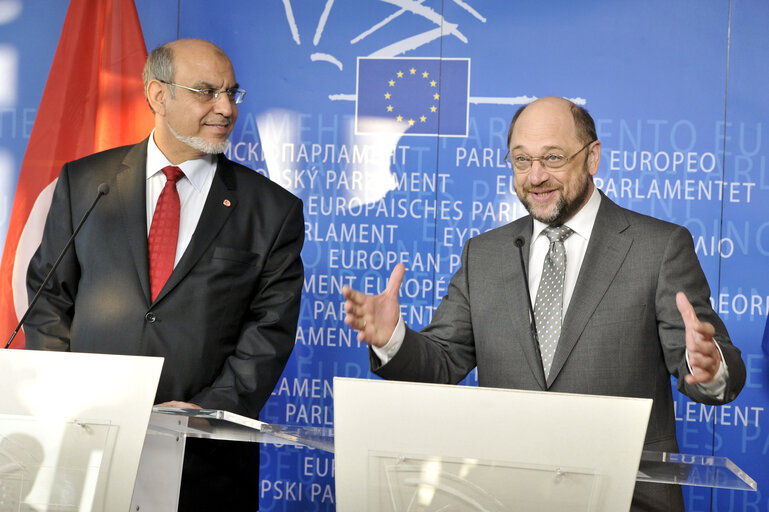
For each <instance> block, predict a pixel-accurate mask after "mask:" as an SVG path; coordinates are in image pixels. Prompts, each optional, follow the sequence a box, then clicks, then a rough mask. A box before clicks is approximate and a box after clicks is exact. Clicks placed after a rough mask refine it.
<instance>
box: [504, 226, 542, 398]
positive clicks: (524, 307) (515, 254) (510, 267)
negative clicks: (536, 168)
mask: <svg viewBox="0 0 769 512" xmlns="http://www.w3.org/2000/svg"><path fill="white" fill-rule="evenodd" d="M511 226H513V230H512V232H507V234H506V235H505V241H504V243H503V258H504V260H503V261H504V262H505V263H504V264H503V265H502V282H503V283H507V286H506V290H505V293H506V297H505V300H506V302H507V304H509V305H510V318H511V319H512V322H513V325H512V328H511V331H510V332H512V333H515V334H514V335H513V338H514V339H515V342H517V343H519V344H520V346H521V350H522V351H523V353H524V355H525V357H526V363H527V364H528V365H529V368H530V369H531V373H532V374H533V376H534V379H535V380H536V381H537V384H538V385H539V387H540V389H543V390H544V389H546V388H545V372H544V370H543V369H542V359H541V358H540V356H539V350H538V347H537V346H536V345H535V343H536V342H535V340H534V338H532V336H531V333H530V330H529V325H530V315H529V302H528V298H527V297H526V283H525V282H524V280H525V279H526V276H528V273H529V269H528V267H529V248H530V247H531V245H530V244H531V232H532V229H533V227H532V221H531V217H526V218H525V220H524V221H523V222H520V223H518V224H513V225H511ZM518 237H522V238H523V240H524V245H523V247H522V248H521V249H520V250H519V249H518V247H516V245H515V240H516V239H517V238H518ZM519 251H523V264H524V266H525V269H526V272H525V273H524V272H521V271H520V265H521V256H520V252H519Z"/></svg>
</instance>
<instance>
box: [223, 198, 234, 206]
mask: <svg viewBox="0 0 769 512" xmlns="http://www.w3.org/2000/svg"><path fill="white" fill-rule="evenodd" d="M222 204H223V205H224V206H226V207H227V208H229V207H230V206H232V203H231V202H230V200H229V199H225V200H224V201H222Z"/></svg>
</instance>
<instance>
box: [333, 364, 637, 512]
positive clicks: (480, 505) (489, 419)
mask: <svg viewBox="0 0 769 512" xmlns="http://www.w3.org/2000/svg"><path fill="white" fill-rule="evenodd" d="M650 411H651V400H647V399H631V398H615V397H603V396H586V395H575V394H561V393H550V392H547V393H539V392H531V391H516V390H503V389H492V388H476V387H466V386H443V385H436V384H417V383H406V382H391V381H379V380H359V379H345V378H335V379H334V418H335V422H334V425H335V428H334V442H335V453H336V457H335V464H336V499H337V510H338V511H340V512H345V511H357V510H371V509H373V508H372V507H376V508H377V509H378V510H393V511H399V510H404V511H405V510H411V509H413V507H414V506H418V508H419V510H425V511H428V510H442V509H444V508H443V507H453V508H451V509H456V510H531V511H536V512H543V511H564V510H589V511H596V512H599V511H612V512H615V511H618V510H628V509H629V507H630V502H631V499H632V493H633V488H634V486H635V479H636V475H637V471H638V463H639V460H640V457H641V451H642V449H643V441H644V437H645V434H646V426H647V423H648V420H649V414H650Z"/></svg>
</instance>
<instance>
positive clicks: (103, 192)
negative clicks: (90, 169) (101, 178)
mask: <svg viewBox="0 0 769 512" xmlns="http://www.w3.org/2000/svg"><path fill="white" fill-rule="evenodd" d="M107 194H109V185H107V184H106V183H102V184H101V185H99V195H100V196H106V195H107Z"/></svg>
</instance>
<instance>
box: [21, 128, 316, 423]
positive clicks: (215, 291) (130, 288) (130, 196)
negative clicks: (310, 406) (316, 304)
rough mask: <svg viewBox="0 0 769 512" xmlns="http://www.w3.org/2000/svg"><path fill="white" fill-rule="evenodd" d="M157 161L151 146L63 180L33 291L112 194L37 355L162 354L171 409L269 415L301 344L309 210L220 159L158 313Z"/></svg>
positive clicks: (66, 270) (73, 171) (51, 297)
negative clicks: (152, 187)
mask: <svg viewBox="0 0 769 512" xmlns="http://www.w3.org/2000/svg"><path fill="white" fill-rule="evenodd" d="M146 155H147V142H146V141H144V142H141V143H139V144H137V145H134V146H125V147H121V148H116V149H112V150H108V151H105V152H102V153H98V154H95V155H91V156H88V157H86V158H83V159H81V160H77V161H74V162H70V163H68V164H66V165H65V166H64V168H63V169H62V172H61V175H60V177H59V181H58V183H57V184H56V189H55V192H54V196H53V203H52V205H51V210H50V213H49V215H48V219H47V222H46V226H45V231H44V234H43V241H42V244H41V246H40V248H39V249H38V251H37V253H36V254H35V257H34V258H33V260H32V262H31V264H30V267H29V272H28V287H29V291H30V293H33V292H34V291H35V290H37V288H38V286H39V285H40V283H41V282H42V280H43V277H44V276H45V274H46V273H47V272H48V270H49V268H50V267H51V265H52V263H53V261H54V259H55V258H56V255H57V254H58V253H59V251H60V250H61V248H62V247H63V246H64V243H65V241H66V240H67V238H68V237H69V236H70V235H71V234H72V231H73V228H74V226H75V225H76V224H77V222H78V221H79V220H80V218H81V217H82V215H83V213H84V212H85V211H86V209H87V208H88V206H89V205H90V203H91V202H92V201H93V199H94V197H95V196H96V191H97V189H98V186H99V184H100V183H106V184H107V185H109V187H110V193H109V194H108V195H106V196H105V197H103V198H102V199H101V201H100V203H99V204H98V205H97V206H96V208H95V209H94V211H93V213H92V215H91V216H90V217H89V218H88V220H87V221H86V223H85V225H84V226H83V228H82V230H81V231H80V233H79V234H78V236H77V238H76V239H75V244H74V247H73V249H72V250H70V251H69V252H68V253H67V255H66V256H65V257H64V259H63V261H62V264H61V266H60V267H59V269H58V270H57V272H56V275H55V276H54V278H53V279H52V281H51V282H50V284H49V285H48V286H47V287H46V290H45V292H44V293H43V294H42V296H41V299H40V302H38V304H37V305H36V307H35V308H34V309H33V310H32V312H31V314H30V316H29V317H28V319H27V322H26V324H25V333H26V339H27V347H28V348H33V349H47V350H71V351H73V352H99V353H107V354H128V355H145V356H161V357H164V358H165V364H164V365H163V372H162V375H161V378H160V385H159V387H158V392H157V401H158V402H163V401H167V400H183V401H189V402H194V403H196V404H199V405H201V406H203V407H205V408H212V409H226V410H228V411H232V412H235V413H238V414H244V415H247V416H251V417H256V416H257V414H258V413H259V410H260V409H261V407H262V405H263V404H264V402H265V401H266V400H267V398H269V396H270V393H271V392H272V389H273V386H274V384H275V383H276V382H277V380H278V378H279V377H280V374H281V372H282V371H283V368H284V366H285V364H286V361H287V360H288V357H289V355H290V353H291V350H292V349H293V346H294V338H295V334H296V324H297V319H298V314H299V301H300V297H301V287H302V282H303V279H304V274H303V267H302V261H301V259H300V255H299V253H300V251H301V248H302V243H303V241H304V222H303V214H302V203H301V201H300V200H299V199H298V198H296V197H295V196H293V195H292V194H290V193H289V192H287V191H285V190H284V189H282V188H281V187H279V186H277V185H275V184H274V183H272V182H271V181H270V180H268V179H266V178H265V177H263V176H261V175H259V174H258V173H255V172H254V171H252V170H250V169H248V168H246V167H244V166H241V165H238V164H235V163H233V162H231V161H229V160H227V159H226V158H225V157H224V156H219V161H218V165H217V170H216V174H215V176H214V179H213V183H212V185H211V189H210V192H209V194H208V198H207V200H206V203H205V206H204V208H203V212H202V215H201V217H200V220H199V222H198V225H197V229H196V230H195V233H194V236H193V237H192V240H191V242H190V244H189V246H188V248H187V250H186V251H185V253H184V255H183V257H182V258H181V260H180V261H179V263H178V265H177V267H176V268H175V269H174V271H173V274H172V275H171V277H170V278H169V280H168V282H167V283H166V285H165V287H164V288H163V290H162V291H161V292H160V294H159V296H158V298H157V299H156V300H155V302H151V300H150V288H149V277H148V259H147V220H146V213H145V212H146V208H145V201H146V199H145V195H146V193H145V181H146V171H145V167H146ZM30 296H31V295H30Z"/></svg>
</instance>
